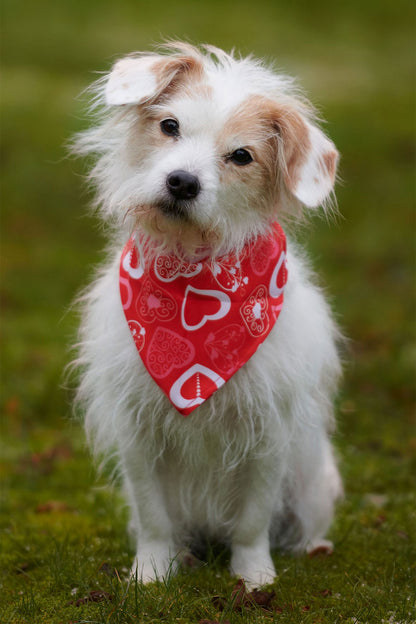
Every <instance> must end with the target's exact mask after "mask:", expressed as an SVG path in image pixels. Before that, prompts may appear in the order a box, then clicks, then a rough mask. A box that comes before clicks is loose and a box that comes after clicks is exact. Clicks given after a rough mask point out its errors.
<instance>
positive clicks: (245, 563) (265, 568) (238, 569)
mask: <svg viewBox="0 0 416 624" xmlns="http://www.w3.org/2000/svg"><path fill="white" fill-rule="evenodd" d="M230 568H231V573H232V574H233V575H234V576H238V577H240V578H242V579H244V582H245V585H246V588H247V590H248V591H252V590H253V589H255V588H257V587H262V586H263V585H269V584H270V583H273V581H274V579H275V576H276V571H275V568H274V564H273V561H272V559H271V557H270V554H269V553H268V552H263V551H262V552H260V551H258V550H257V549H254V548H249V547H241V546H240V547H239V548H236V549H234V551H233V555H232V557H231V565H230Z"/></svg>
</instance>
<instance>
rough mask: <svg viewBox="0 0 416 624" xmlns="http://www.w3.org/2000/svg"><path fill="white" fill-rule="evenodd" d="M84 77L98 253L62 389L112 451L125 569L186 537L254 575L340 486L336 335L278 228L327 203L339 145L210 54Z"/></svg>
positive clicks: (244, 68)
mask: <svg viewBox="0 0 416 624" xmlns="http://www.w3.org/2000/svg"><path fill="white" fill-rule="evenodd" d="M95 87H96V89H95V94H96V96H95V106H94V107H93V108H96V109H97V110H98V111H99V115H100V123H99V125H98V126H97V127H94V128H93V129H91V130H89V131H87V132H85V133H83V134H81V135H80V136H79V137H78V138H77V140H76V147H75V149H76V151H77V152H78V153H81V154H95V156H96V160H95V166H94V168H93V169H92V172H91V174H90V177H91V179H92V181H93V182H94V183H95V185H96V188H97V206H99V207H100V209H101V214H102V217H103V218H104V219H105V220H106V221H109V222H110V224H111V226H112V227H111V232H112V247H111V254H110V255H111V258H110V260H109V262H108V264H107V265H106V266H105V267H104V268H103V269H102V271H101V273H100V275H99V277H98V279H97V280H96V281H95V283H94V284H93V285H92V287H91V289H89V290H88V291H87V292H86V294H85V296H84V297H83V302H84V310H83V312H84V316H83V323H82V328H81V337H80V356H79V364H80V366H81V368H82V379H81V384H80V389H79V396H78V399H79V401H80V403H81V404H82V406H83V409H84V410H85V413H86V418H85V422H86V430H87V433H88V435H89V437H90V440H91V441H92V442H93V445H94V450H95V451H96V452H98V453H104V454H110V453H113V452H114V450H115V452H116V454H117V458H118V461H119V465H120V469H121V472H122V476H123V481H124V486H125V491H126V494H127V497H128V501H129V505H130V509H131V525H132V528H133V529H134V535H135V540H136V546H137V554H136V558H135V560H134V565H133V571H137V574H138V577H139V579H140V580H142V581H143V582H149V581H153V580H155V579H157V578H163V576H164V575H166V574H167V573H168V571H169V570H170V569H171V567H172V566H175V564H176V563H177V562H178V561H179V560H180V557H181V553H183V552H186V551H185V550H184V549H185V548H186V547H187V546H189V545H190V544H192V541H193V540H195V539H197V537H198V536H200V535H204V536H208V537H211V538H214V539H219V540H221V541H223V542H224V543H225V544H228V545H229V546H230V548H231V564H230V567H231V571H232V573H233V574H235V575H237V576H240V577H242V578H244V579H245V580H246V582H247V583H248V584H249V586H251V587H253V586H259V585H263V584H266V583H269V582H272V581H273V578H274V576H275V569H274V565H273V561H272V559H271V555H270V547H271V546H274V545H280V546H283V547H287V548H290V549H292V550H295V551H309V550H311V549H315V548H317V547H320V546H324V547H327V548H330V542H327V541H326V540H325V539H324V537H325V533H326V531H327V529H328V527H329V525H330V523H331V519H332V516H333V508H334V502H335V500H336V499H337V498H338V497H339V496H340V494H341V492H342V485H341V481H340V477H339V474H338V470H337V467H336V462H335V460H334V455H333V450H332V447H331V443H330V441H329V432H330V430H331V428H332V424H333V416H332V400H333V395H334V392H335V390H336V385H337V380H338V378H339V375H340V364H339V359H338V355H337V349H336V340H337V338H338V330H337V328H336V326H335V324H334V322H333V320H332V318H331V314H330V311H329V308H328V305H327V304H326V302H325V300H324V297H323V295H322V293H321V292H320V290H319V288H318V287H317V286H316V285H315V284H314V282H313V276H311V273H310V271H309V269H308V266H307V263H306V262H305V260H304V259H303V258H302V254H301V253H300V252H299V250H298V249H297V248H296V246H294V245H293V243H291V242H290V241H288V242H287V243H286V238H285V234H284V232H283V230H282V228H281V227H280V225H279V223H278V222H280V221H284V218H285V216H286V217H287V216H289V217H292V218H293V215H297V214H299V210H300V209H301V208H302V207H306V208H310V209H313V208H317V207H318V206H320V205H322V204H324V205H325V204H326V205H328V200H329V199H330V196H331V193H332V190H333V185H334V181H335V175H336V165H337V159H338V154H337V151H336V149H335V147H334V145H333V144H332V142H331V141H330V140H328V139H327V138H326V137H325V136H324V134H323V133H322V131H321V130H320V129H319V128H318V127H317V125H316V121H315V117H314V113H313V110H312V107H311V106H310V104H309V103H308V102H307V101H306V100H305V98H303V97H302V96H301V95H300V94H299V92H298V90H297V89H296V88H295V86H294V83H293V81H292V80H291V79H289V78H287V77H285V76H282V75H277V74H275V73H274V72H273V71H271V70H270V69H268V68H267V67H265V66H264V65H263V64H262V63H261V62H259V61H256V60H254V59H252V58H245V59H240V58H235V57H234V56H232V55H228V54H226V53H224V52H223V51H221V50H219V49H216V48H213V47H209V46H206V47H204V48H203V49H202V50H201V49H197V48H195V47H192V46H191V45H188V44H181V43H180V44H175V45H169V46H167V48H166V49H165V50H164V51H163V52H161V53H150V54H135V55H132V56H128V57H126V58H123V59H121V60H120V61H118V62H117V63H116V64H115V65H114V67H113V69H112V70H111V72H110V73H109V75H108V76H105V77H104V78H103V79H101V80H100V81H99V82H98V83H97V84H96V85H95ZM286 245H287V246H286Z"/></svg>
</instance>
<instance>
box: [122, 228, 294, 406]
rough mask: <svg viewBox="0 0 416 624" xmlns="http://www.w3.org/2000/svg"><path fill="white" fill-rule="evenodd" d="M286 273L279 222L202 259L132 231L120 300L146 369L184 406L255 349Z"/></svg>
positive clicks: (276, 310) (270, 321) (276, 307)
mask: <svg viewBox="0 0 416 624" xmlns="http://www.w3.org/2000/svg"><path fill="white" fill-rule="evenodd" d="M286 281H287V268H286V237H285V234H284V232H283V230H282V228H281V227H280V225H279V224H278V223H274V224H273V226H272V228H271V232H270V234H268V235H267V236H261V237H258V238H257V239H255V240H254V241H250V242H249V243H247V244H246V245H245V247H244V248H243V250H242V252H241V253H240V254H239V255H238V256H237V255H235V254H227V255H223V256H220V257H218V258H214V259H212V258H206V259H204V260H201V261H199V262H186V261H184V260H182V259H180V258H178V257H176V256H175V255H173V254H163V253H157V252H156V251H155V250H149V249H148V248H147V247H146V243H145V239H144V237H143V236H141V235H140V234H139V233H135V234H133V236H132V237H131V238H130V240H129V241H128V243H127V245H126V246H125V247H124V249H123V253H122V256H121V262H120V295H121V303H122V306H123V310H124V313H125V316H126V320H127V323H128V326H129V329H130V332H131V334H132V337H133V340H134V342H135V345H136V347H137V350H138V352H139V354H140V357H141V359H142V361H143V363H144V365H145V367H146V369H147V370H148V372H149V374H150V375H151V376H152V378H153V379H154V381H155V382H156V383H157V384H158V386H159V387H160V388H161V389H162V390H163V392H164V393H165V394H166V395H167V397H168V398H169V400H170V401H171V403H172V404H173V405H174V407H175V408H176V409H177V410H178V411H179V412H180V413H181V414H183V415H184V416H187V415H188V414H190V413H191V412H192V411H193V410H194V409H195V408H196V407H198V406H199V405H201V404H202V403H203V402H204V401H206V400H207V399H208V398H209V397H210V396H211V395H212V394H213V393H214V392H215V391H216V390H218V389H219V388H220V387H221V386H222V385H223V384H224V383H225V382H226V381H228V380H229V379H230V377H232V375H234V373H236V372H237V371H238V370H239V369H240V368H241V367H242V366H243V365H244V364H245V363H246V362H247V361H248V360H249V359H250V358H251V356H252V355H253V354H254V353H255V352H256V350H257V349H258V347H259V346H260V345H261V343H262V342H263V341H264V340H265V338H266V337H267V336H268V334H269V333H270V331H271V330H272V328H273V326H274V324H275V322H276V320H277V317H278V316H279V314H280V311H281V309H282V305H283V290H284V286H285V284H286Z"/></svg>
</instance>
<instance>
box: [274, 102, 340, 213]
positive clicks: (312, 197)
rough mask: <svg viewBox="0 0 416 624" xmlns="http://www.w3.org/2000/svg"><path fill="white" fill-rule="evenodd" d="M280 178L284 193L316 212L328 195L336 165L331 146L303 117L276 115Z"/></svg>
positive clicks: (335, 152) (332, 185) (335, 155)
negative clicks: (280, 147)
mask: <svg viewBox="0 0 416 624" xmlns="http://www.w3.org/2000/svg"><path fill="white" fill-rule="evenodd" d="M277 126H278V130H279V134H280V137H281V139H282V150H283V158H284V178H285V182H286V186H287V188H288V190H289V191H290V192H291V193H292V194H293V195H294V196H295V197H296V198H297V199H298V200H299V201H300V202H301V203H302V204H304V205H305V206H308V207H309V208H316V207H317V206H319V205H320V204H321V203H322V202H324V201H325V199H327V198H328V197H329V195H330V194H331V192H332V190H333V188H334V184H335V176H336V170H337V164H338V152H337V150H336V148H335V145H334V144H333V143H332V141H330V140H329V139H328V138H327V137H326V136H325V134H324V133H323V132H322V130H320V129H319V128H318V127H317V126H315V125H313V124H312V123H310V122H309V121H308V120H307V119H306V118H305V117H304V116H303V115H301V114H299V113H297V112H296V113H295V112H293V113H292V114H291V115H283V116H282V115H281V114H280V115H279V118H278V119H277Z"/></svg>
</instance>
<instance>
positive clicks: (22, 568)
mask: <svg viewBox="0 0 416 624" xmlns="http://www.w3.org/2000/svg"><path fill="white" fill-rule="evenodd" d="M29 567H30V565H29V563H28V562H27V561H25V562H23V563H19V564H18V565H17V566H16V574H26V570H28V569H29Z"/></svg>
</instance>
